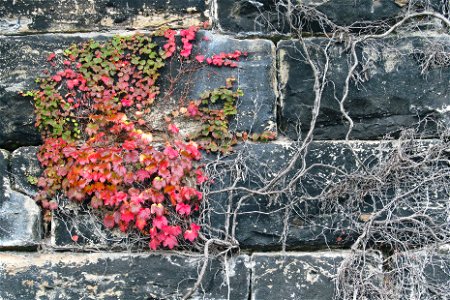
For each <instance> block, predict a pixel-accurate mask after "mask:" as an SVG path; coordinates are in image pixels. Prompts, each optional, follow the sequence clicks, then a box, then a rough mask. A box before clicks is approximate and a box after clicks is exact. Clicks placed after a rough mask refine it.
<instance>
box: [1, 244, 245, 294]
mask: <svg viewBox="0 0 450 300" xmlns="http://www.w3.org/2000/svg"><path fill="white" fill-rule="evenodd" d="M248 261H249V257H248V256H246V255H240V256H237V257H233V258H230V259H229V260H228V261H227V266H224V265H223V262H222V261H219V260H218V259H214V260H212V261H210V263H209V266H208V267H207V269H206V270H207V271H206V274H205V277H204V278H203V281H202V285H201V288H200V289H199V290H198V291H196V292H195V293H194V295H193V299H209V300H219V299H236V300H247V299H248V290H249V280H250V273H249V270H248V268H247V264H248ZM202 264H203V258H202V256H201V255H198V254H186V255H185V254H181V253H173V252H166V253H158V252H156V253H148V254H142V253H141V254H131V253H92V254H87V253H84V254H81V253H80V254H75V253H49V254H17V253H8V252H3V253H0V298H1V299H4V300H13V299H44V298H45V299H47V298H48V299H54V298H57V299H167V300H169V299H174V300H175V299H180V297H181V296H182V295H183V294H185V293H186V292H187V291H188V290H189V289H190V288H192V287H193V285H194V283H195V281H196V280H197V274H198V272H199V269H200V268H201V266H202ZM225 270H227V272H228V274H227V273H226V271H225ZM227 278H228V279H227ZM228 280H229V283H230V286H229V287H227V284H226V282H228ZM228 288H229V290H228ZM228 293H229V295H228ZM227 296H229V298H228V297H227Z"/></svg>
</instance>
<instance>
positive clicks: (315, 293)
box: [252, 252, 349, 300]
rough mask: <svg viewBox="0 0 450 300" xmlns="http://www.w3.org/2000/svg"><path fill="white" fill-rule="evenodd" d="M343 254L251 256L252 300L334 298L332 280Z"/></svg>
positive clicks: (318, 253)
mask: <svg viewBox="0 0 450 300" xmlns="http://www.w3.org/2000/svg"><path fill="white" fill-rule="evenodd" d="M347 255H349V253H346V252H316V253H289V252H287V253H284V254H282V253H270V254H269V253H256V254H253V255H252V299H258V300H265V299H267V300H269V299H308V300H331V299H334V298H333V295H334V292H335V285H334V282H333V278H334V276H335V275H336V273H337V269H338V268H339V266H340V264H341V262H342V261H343V260H344V259H345V257H346V256H347Z"/></svg>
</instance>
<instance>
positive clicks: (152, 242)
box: [148, 238, 161, 250]
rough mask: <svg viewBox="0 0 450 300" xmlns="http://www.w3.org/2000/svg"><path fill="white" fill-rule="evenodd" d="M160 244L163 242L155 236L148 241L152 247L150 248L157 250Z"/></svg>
mask: <svg viewBox="0 0 450 300" xmlns="http://www.w3.org/2000/svg"><path fill="white" fill-rule="evenodd" d="M160 244H161V242H160V241H159V240H158V239H156V238H153V239H151V240H150V242H149V243H148V246H149V247H150V249H152V250H156V249H158V247H159V245H160Z"/></svg>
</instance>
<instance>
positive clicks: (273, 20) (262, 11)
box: [212, 0, 444, 36]
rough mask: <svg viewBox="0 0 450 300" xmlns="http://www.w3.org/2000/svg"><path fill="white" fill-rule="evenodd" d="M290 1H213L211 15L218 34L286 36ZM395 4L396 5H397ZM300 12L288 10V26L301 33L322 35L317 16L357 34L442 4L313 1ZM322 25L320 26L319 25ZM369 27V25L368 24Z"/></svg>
mask: <svg viewBox="0 0 450 300" xmlns="http://www.w3.org/2000/svg"><path fill="white" fill-rule="evenodd" d="M289 1H292V3H293V6H295V5H297V4H298V1H294V0H284V1H274V0H260V1H229V0H215V3H214V5H215V7H214V8H215V10H214V11H212V14H213V17H214V18H215V19H216V20H215V21H216V22H217V24H216V25H217V27H218V29H219V30H221V31H223V32H227V33H236V34H238V35H241V36H249V35H251V36H255V35H256V36H271V35H280V34H281V35H289V34H290V33H291V28H290V27H289V19H288V18H287V11H288V10H287V3H288V2H289ZM397 3H398V4H397ZM301 4H302V6H303V7H304V9H303V10H302V11H298V10H292V15H293V17H292V23H294V26H300V23H301V26H302V28H303V32H315V33H320V34H322V33H323V31H324V30H327V29H329V28H327V27H326V26H325V28H322V27H321V26H319V25H320V24H319V22H317V16H318V15H322V16H323V17H325V18H327V19H328V20H329V21H330V22H332V23H334V24H336V25H338V26H352V27H353V30H354V31H359V30H361V27H360V26H363V25H364V24H369V25H372V28H373V26H374V23H375V24H381V23H384V24H386V23H389V22H391V23H392V21H393V20H395V19H396V18H399V17H402V16H403V15H404V14H405V13H406V12H407V11H408V9H410V11H416V10H417V11H421V10H423V9H424V7H423V5H425V9H427V10H434V11H437V12H441V11H442V10H443V5H444V4H443V2H442V1H440V0H431V1H428V2H427V3H426V4H425V3H422V2H418V3H417V4H415V3H409V5H411V7H408V2H404V1H394V0H381V1H379V0H365V1H359V2H357V3H356V2H355V1H353V0H333V1H317V0H302V1H301ZM323 23H324V22H323ZM370 23H371V24H370Z"/></svg>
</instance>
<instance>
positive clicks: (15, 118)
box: [0, 36, 82, 150]
mask: <svg viewBox="0 0 450 300" xmlns="http://www.w3.org/2000/svg"><path fill="white" fill-rule="evenodd" d="M81 41H82V39H81V38H79V37H72V38H68V37H62V36H59V37H58V36H30V37H15V38H12V37H3V38H0V52H1V53H2V55H1V57H0V114H1V115H2V118H1V119H0V147H3V148H6V149H9V150H14V149H16V148H18V147H20V146H30V145H38V144H41V143H42V140H41V137H40V134H39V132H38V131H37V129H36V128H35V127H34V122H35V119H34V105H33V99H32V98H31V97H23V96H21V95H19V93H20V92H22V91H27V90H29V89H34V88H37V86H36V84H35V79H36V77H37V76H39V75H40V74H42V71H44V70H45V69H48V68H49V65H48V63H47V62H46V57H47V56H48V55H49V54H50V53H51V52H54V51H57V50H63V49H65V48H67V47H68V46H70V45H71V44H72V43H76V42H81Z"/></svg>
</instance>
